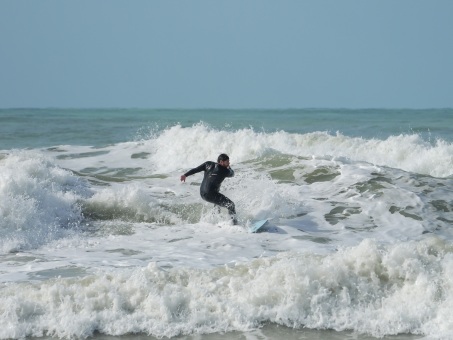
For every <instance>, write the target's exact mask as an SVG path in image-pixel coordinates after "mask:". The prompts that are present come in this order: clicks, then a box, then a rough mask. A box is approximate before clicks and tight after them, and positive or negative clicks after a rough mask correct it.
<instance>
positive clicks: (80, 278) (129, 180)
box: [0, 109, 453, 340]
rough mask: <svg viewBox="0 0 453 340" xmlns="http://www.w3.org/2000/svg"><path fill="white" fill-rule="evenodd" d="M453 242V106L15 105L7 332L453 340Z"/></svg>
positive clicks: (3, 168)
mask: <svg viewBox="0 0 453 340" xmlns="http://www.w3.org/2000/svg"><path fill="white" fill-rule="evenodd" d="M220 153H227V154H228V155H229V156H230V162H231V163H230V164H231V167H232V168H233V169H234V170H235V176H234V177H233V178H227V179H225V181H224V182H223V184H222V188H221V192H222V193H224V194H225V195H226V196H228V197H229V198H230V199H232V200H233V201H234V202H235V204H236V210H237V213H238V219H239V225H232V223H231V221H230V220H229V217H228V214H227V212H226V210H225V209H221V210H220V211H219V210H218V209H216V208H215V207H214V206H213V205H212V204H210V203H206V202H204V201H203V200H202V199H201V198H200V195H199V185H200V183H201V180H202V177H203V176H202V174H201V173H199V174H195V175H193V176H190V177H188V178H187V180H186V182H185V183H181V181H180V176H181V175H182V174H183V173H185V172H187V171H188V170H190V169H191V168H194V167H196V166H198V165H200V164H201V163H203V162H205V161H207V160H212V161H215V160H216V159H217V156H218V155H219V154H220ZM257 219H269V222H268V223H267V224H266V226H265V227H264V228H263V229H262V231H261V232H259V233H249V232H247V230H248V227H249V226H250V224H251V223H252V222H253V221H254V220H257ZM452 241H453V109H435V110H434V109H433V110H429V109H426V110H409V109H407V110H380V109H367V110H347V109H301V110H299V109H288V110H216V109H212V110H211V109H200V110H194V109H191V110H184V109H178V110H170V109H165V110H157V109H153V110H151V109H149V110H147V109H102V110H100V109H1V110H0V302H1V303H0V338H1V339H23V338H39V339H54V338H66V339H73V338H90V337H93V338H95V339H102V340H125V339H130V340H138V339H140V340H141V339H155V338H175V339H191V340H195V339H201V340H208V339H212V340H218V339H278V338H280V339H327V340H329V339H330V340H334V339H359V340H363V339H375V338H382V337H384V338H388V339H395V340H402V339H452V338H453V243H452Z"/></svg>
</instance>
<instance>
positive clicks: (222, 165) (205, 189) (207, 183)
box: [181, 153, 237, 224]
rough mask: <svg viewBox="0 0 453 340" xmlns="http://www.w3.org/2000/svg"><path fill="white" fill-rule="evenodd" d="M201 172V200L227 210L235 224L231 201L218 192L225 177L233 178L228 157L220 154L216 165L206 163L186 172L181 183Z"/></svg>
mask: <svg viewBox="0 0 453 340" xmlns="http://www.w3.org/2000/svg"><path fill="white" fill-rule="evenodd" d="M201 171H204V177H203V182H201V186H200V195H201V198H202V199H204V200H205V201H207V202H210V203H214V204H215V205H218V206H221V207H224V208H227V209H228V213H229V214H230V216H231V219H232V220H233V224H237V219H236V209H235V206H234V203H233V201H232V200H230V199H229V198H228V197H226V196H225V195H222V194H221V193H220V192H219V191H220V185H221V184H222V182H223V180H224V179H225V178H226V177H233V176H234V171H233V169H231V168H230V158H229V157H228V155H226V154H224V153H222V154H221V155H219V157H218V158H217V163H215V162H211V161H207V162H204V163H203V164H201V165H200V166H198V167H196V168H193V169H191V170H189V171H187V172H186V173H185V174H184V175H182V176H181V182H185V181H186V178H187V177H188V176H191V175H193V174H196V173H198V172H201Z"/></svg>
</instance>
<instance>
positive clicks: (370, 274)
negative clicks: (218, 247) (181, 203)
mask: <svg viewBox="0 0 453 340" xmlns="http://www.w3.org/2000/svg"><path fill="white" fill-rule="evenodd" d="M452 251H453V249H451V247H450V246H448V244H446V243H445V242H443V241H441V240H440V239H439V238H436V237H431V238H427V239H426V240H424V241H419V242H415V241H413V242H408V243H405V244H399V245H392V246H379V245H378V244H376V243H375V242H373V241H371V240H364V241H363V242H362V243H360V244H359V245H357V246H355V247H351V248H345V249H342V250H340V251H338V252H337V253H332V254H329V255H315V254H310V253H304V254H301V253H293V252H289V253H282V254H280V255H277V256H274V257H270V258H261V259H256V260H253V261H251V262H247V263H243V264H236V265H232V266H228V265H226V266H220V267H217V268H213V269H194V268H188V267H185V268H173V269H165V270H164V269H162V268H161V267H160V266H157V265H156V264H155V263H153V262H151V263H150V264H149V265H148V266H146V267H144V268H136V269H121V268H120V269H111V268H110V269H109V270H108V273H107V272H106V273H102V272H99V273H97V274H95V275H90V276H87V277H85V278H83V279H65V278H56V279H51V280H46V281H44V282H36V283H19V284H14V285H6V286H4V287H3V288H2V290H1V291H0V294H1V299H2V301H3V303H2V304H1V305H0V314H1V315H3V316H2V319H1V321H0V326H1V327H0V338H2V339H6V338H21V337H25V336H42V335H44V334H50V335H53V336H58V337H87V336H90V335H92V334H93V332H95V331H99V332H102V333H104V334H111V335H120V334H127V333H147V334H150V335H154V336H159V337H161V336H175V335H178V334H190V333H210V332H223V331H231V330H240V331H247V330H250V329H254V328H256V327H258V326H260V325H262V324H263V323H267V322H273V323H278V324H282V325H286V326H289V327H307V328H317V329H335V330H354V331H357V332H359V333H368V334H372V335H374V336H384V335H391V334H399V333H412V334H425V335H429V336H432V337H441V336H448V334H450V333H449V332H450V330H451V328H452V327H453V324H452V321H451V318H450V317H449V315H450V311H451V308H452V307H453V291H452V288H451V287H452V286H453V285H452V282H451V281H452V280H451V277H452V273H451V271H452V269H451V268H453V267H452V263H453V257H452Z"/></svg>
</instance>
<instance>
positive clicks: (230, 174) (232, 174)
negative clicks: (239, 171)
mask: <svg viewBox="0 0 453 340" xmlns="http://www.w3.org/2000/svg"><path fill="white" fill-rule="evenodd" d="M228 170H230V173H229V175H228V176H227V177H234V170H233V169H231V168H228Z"/></svg>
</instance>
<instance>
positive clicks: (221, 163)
mask: <svg viewBox="0 0 453 340" xmlns="http://www.w3.org/2000/svg"><path fill="white" fill-rule="evenodd" d="M219 164H220V165H221V166H224V167H225V168H228V167H229V166H230V160H229V159H227V160H225V161H220V162H219Z"/></svg>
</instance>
